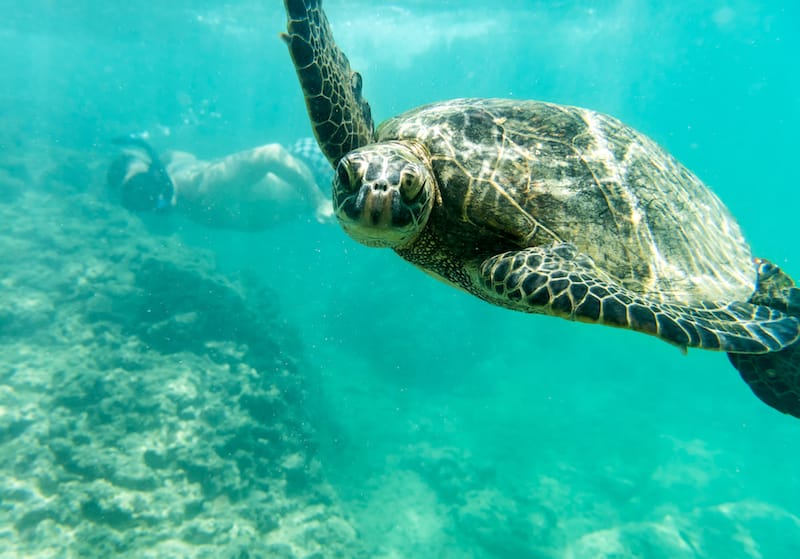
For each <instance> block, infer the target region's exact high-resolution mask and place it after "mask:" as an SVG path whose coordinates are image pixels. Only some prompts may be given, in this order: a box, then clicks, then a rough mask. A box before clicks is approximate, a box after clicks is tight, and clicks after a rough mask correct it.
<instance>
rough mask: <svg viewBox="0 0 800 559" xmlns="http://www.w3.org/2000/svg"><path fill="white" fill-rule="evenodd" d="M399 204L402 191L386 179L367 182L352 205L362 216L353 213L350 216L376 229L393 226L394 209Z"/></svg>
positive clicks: (363, 224) (362, 224)
mask: <svg viewBox="0 0 800 559" xmlns="http://www.w3.org/2000/svg"><path fill="white" fill-rule="evenodd" d="M399 205H400V193H399V192H397V190H396V189H394V188H389V186H388V185H387V184H386V183H385V181H377V182H373V183H366V184H363V185H361V188H360V189H359V190H358V194H357V195H356V198H355V200H354V201H353V205H352V206H351V207H350V209H351V211H352V212H353V213H356V212H358V213H360V216H357V215H352V214H351V215H350V218H351V219H353V221H357V222H359V223H360V224H361V226H363V227H370V228H376V229H384V228H386V227H392V226H393V225H394V223H393V219H392V214H393V211H392V209H393V208H396V207H398V206H399ZM348 213H350V212H348Z"/></svg>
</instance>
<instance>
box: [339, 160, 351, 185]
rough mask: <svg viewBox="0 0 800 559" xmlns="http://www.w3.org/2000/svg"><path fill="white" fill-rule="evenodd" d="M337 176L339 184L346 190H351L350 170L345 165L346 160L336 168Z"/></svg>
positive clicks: (340, 162)
mask: <svg viewBox="0 0 800 559" xmlns="http://www.w3.org/2000/svg"><path fill="white" fill-rule="evenodd" d="M336 176H337V177H338V179H339V184H341V185H342V186H344V187H345V188H348V189H349V188H351V184H350V169H349V167H348V165H347V163H345V161H344V159H342V160H341V161H339V165H337V166H336Z"/></svg>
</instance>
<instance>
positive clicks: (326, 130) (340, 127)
mask: <svg viewBox="0 0 800 559" xmlns="http://www.w3.org/2000/svg"><path fill="white" fill-rule="evenodd" d="M321 3H322V2H321V1H320V0H284V4H285V6H286V15H287V30H286V31H287V32H286V33H284V34H282V35H281V37H282V38H283V40H284V41H285V42H286V44H287V45H289V52H290V54H291V55H292V60H293V61H294V67H295V70H297V77H298V78H299V79H300V85H301V86H302V88H303V95H304V96H305V98H306V108H307V109H308V116H309V117H310V118H311V123H312V124H313V126H314V134H315V135H316V136H317V141H318V142H319V147H320V148H322V152H323V153H324V154H325V156H326V157H327V158H328V161H330V162H331V164H332V165H334V166H335V165H336V164H337V163H338V162H339V160H340V159H341V158H342V156H344V155H345V154H346V153H349V152H350V151H352V150H354V149H356V148H358V147H361V146H364V145H367V144H369V143H372V141H373V129H374V125H373V122H372V115H371V111H370V107H369V103H367V100H366V99H364V97H362V95H361V76H360V75H359V74H358V73H357V72H353V71H352V70H351V69H350V62H349V61H348V60H347V57H346V56H345V54H344V53H343V52H342V51H341V50H340V49H339V47H338V46H336V42H335V41H334V40H333V34H332V33H331V28H330V26H329V25H328V18H327V17H326V16H325V12H323V11H322V6H321V5H320V4H321Z"/></svg>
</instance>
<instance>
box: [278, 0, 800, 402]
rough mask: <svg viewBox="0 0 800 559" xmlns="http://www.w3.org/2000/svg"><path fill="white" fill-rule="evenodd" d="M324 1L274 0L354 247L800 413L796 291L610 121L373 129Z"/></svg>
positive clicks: (446, 109)
mask: <svg viewBox="0 0 800 559" xmlns="http://www.w3.org/2000/svg"><path fill="white" fill-rule="evenodd" d="M320 4H321V1H320V0H306V1H302V0H285V6H286V11H287V15H288V31H287V33H285V34H283V35H282V37H283V39H284V41H285V42H286V43H287V44H288V46H289V50H290V53H291V56H292V59H293V61H294V64H295V68H296V70H297V74H298V77H299V79H300V83H301V86H302V89H303V93H304V95H305V100H306V105H307V109H308V113H309V116H310V118H311V122H312V125H313V128H314V131H315V134H316V137H317V140H318V141H319V144H320V147H321V148H322V151H323V152H324V153H325V155H326V156H327V158H328V160H329V161H330V162H331V164H332V165H333V167H334V168H335V169H336V174H335V178H334V182H333V187H332V188H333V204H334V211H335V214H336V217H337V218H338V220H339V222H340V224H341V225H342V227H343V228H344V230H345V231H346V232H347V233H348V234H349V235H350V236H351V237H353V238H354V239H355V240H357V241H359V242H361V243H363V244H365V245H368V246H374V247H389V248H392V249H393V250H394V251H395V252H396V253H397V254H399V255H400V256H401V257H402V258H404V259H405V260H407V261H409V262H411V263H412V264H414V265H416V266H418V267H419V268H421V269H422V270H424V271H425V272H428V273H429V274H431V275H432V276H434V277H436V278H438V279H440V280H442V281H444V282H446V283H448V284H450V285H453V286H455V287H457V288H460V289H462V290H464V291H466V292H468V293H471V294H472V295H475V296H477V297H479V298H481V299H483V300H485V301H488V302H489V303H492V304H495V305H499V306H501V307H506V308H509V309H514V310H518V311H524V312H530V313H541V314H548V315H554V316H560V317H564V318H568V319H572V320H580V321H584V322H594V323H599V324H607V325H611V326H617V327H622V328H628V329H631V330H635V331H639V332H644V333H647V334H651V335H655V336H657V337H659V338H661V339H663V340H665V341H667V342H669V343H671V344H674V345H676V346H678V347H680V348H682V349H684V350H685V348H687V347H694V348H703V349H711V350H721V351H725V352H728V353H729V355H730V357H731V360H732V362H733V363H734V365H735V366H736V367H737V368H738V369H739V370H740V372H741V374H742V376H743V377H744V379H745V380H746V381H747V382H748V384H749V385H750V386H751V388H752V389H753V391H754V392H755V393H756V394H757V395H758V396H759V397H760V398H761V399H762V400H764V401H765V402H766V403H767V404H769V405H771V406H773V407H775V408H776V409H779V410H781V411H783V412H785V413H790V414H792V415H795V416H797V417H800V353H797V354H796V353H795V347H798V346H800V344H796V342H797V341H798V338H800V320H798V318H797V316H800V295H798V294H799V293H800V290H798V289H797V288H795V287H794V282H793V281H792V280H791V279H790V278H789V276H787V275H786V274H785V273H784V272H783V271H781V270H780V269H779V268H778V267H777V266H775V265H774V264H772V263H770V262H768V261H766V260H755V261H754V260H753V258H752V257H751V254H750V249H749V247H748V245H747V243H746V241H745V240H744V238H743V236H742V233H741V231H740V230H739V226H738V225H737V223H736V221H735V220H734V219H733V217H732V216H731V215H730V213H729V212H728V210H727V209H726V208H725V206H724V205H723V204H722V202H721V201H720V200H719V198H717V196H715V195H714V194H713V193H712V192H711V191H710V190H709V189H708V188H707V187H706V186H705V185H703V183H702V182H701V181H700V180H699V179H698V178H697V177H696V176H695V175H694V174H692V173H691V172H690V171H689V170H688V169H686V168H685V167H684V166H683V165H681V164H680V163H679V162H678V161H676V160H675V159H674V158H673V157H672V156H670V155H669V154H668V153H667V152H666V151H664V150H663V149H662V148H661V147H659V146H658V145H657V144H656V143H655V142H654V141H653V140H651V139H649V138H648V137H646V136H644V135H643V134H641V133H639V132H637V131H635V130H633V129H631V128H630V127H628V126H626V125H625V124H623V123H622V122H620V121H619V120H617V119H615V118H613V117H610V116H607V115H603V114H600V113H597V112H594V111H591V110H587V109H582V108H577V107H569V106H562V105H556V104H552V103H545V102H537V101H519V100H503V99H455V100H451V101H445V102H439V103H433V104H430V105H426V106H423V107H420V108H417V109H413V110H410V111H408V112H406V113H404V114H401V115H399V116H396V117H394V118H390V119H389V120H387V121H386V122H384V123H383V124H382V125H380V126H379V127H378V129H377V130H375V129H374V126H373V121H372V116H371V111H370V107H369V104H368V103H367V101H366V99H364V97H363V96H362V87H361V86H362V80H361V76H360V75H359V74H358V73H356V72H353V71H352V70H351V69H350V64H349V61H348V59H347V57H346V56H345V55H344V53H343V52H342V51H341V50H340V49H339V48H338V46H337V45H336V43H335V42H334V39H333V35H332V33H331V30H330V27H329V24H328V21H327V18H326V16H325V13H324V12H323V11H322V8H321V5H320Z"/></svg>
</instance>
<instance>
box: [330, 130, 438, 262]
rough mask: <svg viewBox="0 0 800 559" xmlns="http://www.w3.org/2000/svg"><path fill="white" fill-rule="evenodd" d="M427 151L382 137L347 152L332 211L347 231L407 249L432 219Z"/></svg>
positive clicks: (338, 173) (432, 185)
mask: <svg viewBox="0 0 800 559" xmlns="http://www.w3.org/2000/svg"><path fill="white" fill-rule="evenodd" d="M435 182H436V181H435V179H434V177H433V173H432V172H431V164H430V159H429V157H428V155H427V153H426V150H425V149H424V148H423V147H422V146H419V145H417V144H412V143H405V142H383V143H380V144H372V145H368V146H365V147H362V148H359V149H356V150H353V151H351V152H350V153H348V154H347V155H345V156H344V157H343V158H342V159H341V161H339V165H338V167H337V169H336V177H335V178H334V179H333V211H334V213H335V214H336V217H337V219H338V220H339V223H341V224H342V228H343V229H344V230H345V231H346V232H347V234H348V235H350V236H351V237H353V238H354V239H355V240H356V241H358V242H359V243H362V244H365V245H367V246H371V247H389V248H402V247H404V246H406V245H408V244H409V243H411V242H412V241H413V240H414V239H415V238H416V237H417V235H419V233H420V231H422V229H423V227H425V224H426V223H427V221H428V216H430V214H431V208H432V207H433V201H434V198H435V195H436V192H435V188H436V185H435Z"/></svg>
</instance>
